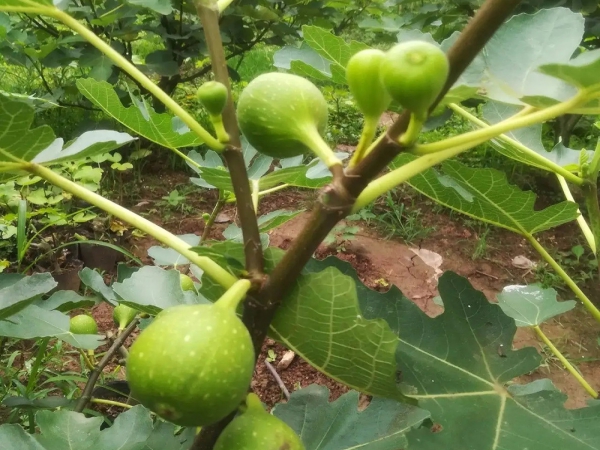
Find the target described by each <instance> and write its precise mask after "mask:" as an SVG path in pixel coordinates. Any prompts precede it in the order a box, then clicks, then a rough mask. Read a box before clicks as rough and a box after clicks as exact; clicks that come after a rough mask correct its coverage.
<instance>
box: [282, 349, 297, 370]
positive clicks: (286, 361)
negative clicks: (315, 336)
mask: <svg viewBox="0 0 600 450" xmlns="http://www.w3.org/2000/svg"><path fill="white" fill-rule="evenodd" d="M295 357H296V354H295V353H294V352H293V351H291V350H288V351H287V352H285V353H284V354H283V356H282V357H281V361H279V363H277V370H285V369H287V368H288V367H290V364H291V363H292V361H293V360H294V358H295Z"/></svg>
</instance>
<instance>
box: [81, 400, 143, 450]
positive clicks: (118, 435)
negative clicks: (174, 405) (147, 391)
mask: <svg viewBox="0 0 600 450" xmlns="http://www.w3.org/2000/svg"><path fill="white" fill-rule="evenodd" d="M150 433H152V418H151V417H150V414H148V410H147V409H145V408H143V407H142V406H140V405H137V406H134V407H133V408H131V409H129V410H127V411H126V412H124V413H122V414H119V416H118V417H117V418H116V419H115V422H114V423H113V425H112V426H111V427H110V428H108V429H106V430H104V431H102V432H101V433H100V435H99V436H98V438H97V439H96V440H95V442H94V446H93V447H92V448H93V449H94V450H114V449H121V450H138V449H140V448H143V447H142V446H141V445H142V444H144V443H145V442H146V441H147V439H148V436H149V435H150Z"/></svg>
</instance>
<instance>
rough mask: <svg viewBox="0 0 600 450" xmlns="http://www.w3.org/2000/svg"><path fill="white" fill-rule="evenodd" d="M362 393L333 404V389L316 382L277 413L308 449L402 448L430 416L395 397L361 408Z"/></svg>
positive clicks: (343, 396) (295, 394)
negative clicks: (410, 435) (412, 429)
mask: <svg viewBox="0 0 600 450" xmlns="http://www.w3.org/2000/svg"><path fill="white" fill-rule="evenodd" d="M358 397H359V393H358V392H356V391H350V392H348V393H346V394H344V395H342V396H341V397H340V398H338V399H337V400H336V401H334V402H331V403H329V389H327V388H326V387H325V386H319V385H316V384H313V385H310V386H308V387H306V388H304V389H300V390H298V391H296V392H294V393H293V394H292V395H291V398H290V400H289V401H288V402H287V403H280V404H278V405H277V406H275V408H274V410H273V414H274V415H275V416H277V417H279V418H280V419H281V420H283V421H284V422H286V423H287V424H288V425H289V426H291V427H292V429H293V430H294V431H295V432H296V433H297V434H298V435H299V436H300V437H301V438H302V442H303V443H304V446H305V447H306V450H317V449H319V450H350V449H363V450H398V449H400V448H405V447H406V445H407V442H406V438H405V437H404V433H406V432H407V431H409V430H410V429H411V428H412V427H414V426H416V425H420V424H421V423H422V422H423V420H425V419H427V418H428V416H429V414H428V413H427V411H424V410H422V409H418V408H415V407H411V406H408V405H405V404H402V403H399V402H396V401H394V400H389V399H381V398H374V399H373V400H372V401H371V403H370V404H369V406H368V407H367V408H366V409H365V410H364V411H358V408H357V407H358Z"/></svg>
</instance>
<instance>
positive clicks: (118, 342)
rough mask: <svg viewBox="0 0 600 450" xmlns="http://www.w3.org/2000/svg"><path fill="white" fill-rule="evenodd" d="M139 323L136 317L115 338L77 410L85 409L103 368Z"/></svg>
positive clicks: (85, 390)
mask: <svg viewBox="0 0 600 450" xmlns="http://www.w3.org/2000/svg"><path fill="white" fill-rule="evenodd" d="M138 323H139V319H134V320H132V321H131V323H130V324H129V325H127V328H125V329H124V330H123V332H122V333H121V334H120V335H119V337H117V338H116V339H115V341H114V342H113V344H112V345H111V346H110V348H109V349H108V351H107V352H106V354H105V355H104V357H103V358H102V359H101V360H100V362H99V363H98V365H97V366H96V367H95V368H94V370H92V373H91V374H90V377H89V378H88V381H87V383H86V385H85V388H84V389H83V392H82V393H81V397H79V400H77V404H76V405H75V408H74V411H75V412H82V411H83V410H84V409H85V407H86V406H87V404H88V403H89V401H90V400H91V398H92V391H93V390H94V386H95V385H96V382H97V381H98V378H99V377H100V374H101V373H102V370H104V368H105V367H106V365H107V364H108V363H109V362H110V360H111V358H112V357H113V355H114V354H115V353H117V351H118V350H119V348H120V347H121V346H122V345H123V343H125V340H126V339H127V337H128V336H129V335H130V334H131V333H132V332H133V330H135V327H137V324H138Z"/></svg>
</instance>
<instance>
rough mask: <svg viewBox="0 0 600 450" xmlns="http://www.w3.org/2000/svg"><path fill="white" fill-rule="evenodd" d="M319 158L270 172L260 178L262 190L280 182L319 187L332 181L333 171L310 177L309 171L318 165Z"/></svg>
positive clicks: (303, 186) (305, 186) (312, 187)
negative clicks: (322, 175) (321, 175)
mask: <svg viewBox="0 0 600 450" xmlns="http://www.w3.org/2000/svg"><path fill="white" fill-rule="evenodd" d="M317 163H318V162H317V160H316V159H315V160H313V161H311V162H310V163H309V164H306V165H299V166H294V167H285V168H283V169H279V170H275V171H273V172H271V173H268V174H267V175H265V176H264V177H262V178H261V179H260V182H259V186H260V190H261V191H263V190H267V189H270V188H272V187H275V186H277V185H279V184H282V183H286V184H289V185H290V186H296V187H300V188H308V189H318V188H320V187H323V186H325V185H326V184H327V183H329V182H330V181H331V173H329V174H328V175H327V176H325V177H320V178H309V177H308V176H307V175H308V171H309V170H310V169H312V168H314V167H315V166H316V165H317Z"/></svg>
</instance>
